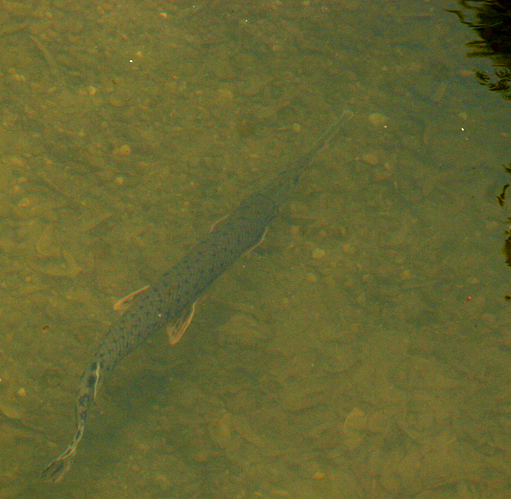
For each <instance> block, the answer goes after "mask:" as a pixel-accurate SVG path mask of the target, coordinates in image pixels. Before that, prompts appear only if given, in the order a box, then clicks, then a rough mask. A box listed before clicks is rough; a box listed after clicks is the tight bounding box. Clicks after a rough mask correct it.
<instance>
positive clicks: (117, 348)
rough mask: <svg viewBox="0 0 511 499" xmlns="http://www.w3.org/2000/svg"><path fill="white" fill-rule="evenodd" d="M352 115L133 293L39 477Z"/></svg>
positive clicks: (250, 241)
mask: <svg viewBox="0 0 511 499" xmlns="http://www.w3.org/2000/svg"><path fill="white" fill-rule="evenodd" d="M351 116H352V113H350V112H348V111H345V112H344V113H343V114H342V116H341V117H340V118H339V120H338V121H337V122H336V123H334V124H333V125H332V126H331V127H330V128H329V129H328V130H327V131H326V132H325V133H324V134H323V135H322V136H321V137H320V138H319V139H318V140H317V141H316V143H315V144H314V145H313V146H312V148H311V149H310V150H309V151H308V152H307V153H305V154H304V155H302V156H301V157H300V158H298V160H296V161H294V162H292V163H291V165H289V167H288V168H287V169H286V170H284V171H283V172H282V173H280V174H279V175H278V176H277V177H276V178H274V179H273V180H272V181H271V182H270V183H268V184H267V185H266V186H265V187H264V188H263V189H261V190H260V191H258V192H256V193H255V194H252V195H250V196H248V197H246V198H245V199H244V200H243V201H241V203H240V205H239V207H238V208H237V209H236V210H235V211H234V212H232V213H231V214H230V215H228V216H227V217H226V218H225V219H223V220H221V221H220V223H218V224H217V225H215V226H214V228H213V230H212V232H211V233H210V234H209V235H208V236H206V237H205V238H204V239H203V240H202V241H201V242H199V243H198V244H197V245H196V246H195V247H194V248H192V249H191V250H190V252H189V253H188V254H186V255H185V256H184V257H183V259H182V260H181V261H179V262H178V263H177V264H176V265H175V266H174V267H173V268H172V269H170V270H169V271H168V272H166V273H165V274H163V275H162V276H161V278H160V279H159V280H156V281H155V282H153V283H151V284H150V285H149V286H147V287H146V288H143V289H142V290H140V292H136V293H135V296H133V297H130V298H132V300H131V304H130V307H129V308H128V310H127V311H126V312H125V313H124V314H123V315H122V316H121V317H120V318H119V320H117V321H116V322H115V323H113V324H112V326H111V327H110V329H109V331H108V332H107V334H106V336H105V337H104V339H103V342H102V343H101V345H99V347H98V348H97V350H96V352H95V353H94V354H93V356H92V358H91V359H90V361H89V364H88V367H87V368H86V369H85V372H84V373H83V375H82V378H81V382H80V387H79V391H78V397H77V400H76V432H75V434H74V436H73V439H72V441H71V443H70V444H69V446H68V447H67V449H66V450H65V451H64V452H63V453H62V454H61V455H60V456H58V457H57V458H56V459H55V460H54V461H52V462H51V463H50V464H49V465H48V467H47V468H46V469H45V470H44V471H43V473H42V477H43V478H44V479H47V480H49V481H52V482H59V481H60V480H62V478H63V477H64V475H65V474H66V473H67V471H69V469H70V468H71V465H72V462H73V458H74V456H75V454H76V449H77V447H78V444H79V443H80V440H81V439H82V437H83V432H84V430H85V422H86V419H87V414H88V412H89V409H90V407H91V405H92V403H93V402H94V399H95V398H96V395H97V393H98V389H99V388H100V386H101V384H102V383H103V381H104V379H105V378H106V376H107V375H108V374H109V373H110V372H112V370H113V369H114V367H115V366H116V365H117V363H118V362H119V361H120V360H121V359H122V358H123V357H125V356H126V355H128V354H129V353H130V352H131V351H133V350H134V349H135V348H137V347H138V346H139V345H140V344H142V343H143V342H144V341H145V340H146V338H147V337H148V336H149V335H150V334H152V333H154V332H156V331H158V330H159V329H161V328H163V327H165V326H167V331H168V333H169V339H170V342H171V343H172V344H174V343H177V341H179V339H180V338H181V336H182V335H183V333H184V331H185V330H186V328H187V327H188V325H189V324H190V322H191V320H192V317H193V312H194V306H195V302H196V301H197V299H198V298H199V297H200V295H201V294H202V293H204V291H206V289H207V288H208V287H209V286H210V285H211V283H212V282H213V281H214V280H215V279H216V278H217V277H218V276H220V275H221V274H222V273H223V272H224V271H225V270H227V269H228V268H229V267H230V266H231V265H232V264H233V263H234V262H235V261H236V260H237V259H238V258H239V257H240V256H242V255H243V254H245V253H246V252H248V251H250V250H251V249H252V248H254V247H255V246H257V245H258V244H259V243H260V242H261V241H262V239H263V238H264V235H265V233H266V230H267V228H268V226H269V224H270V223H271V222H272V220H273V219H274V218H275V217H276V216H277V215H278V212H279V208H280V206H281V205H282V203H284V202H285V201H287V200H288V198H289V197H290V195H291V193H292V190H293V188H294V187H295V185H296V184H297V183H298V181H299V180H300V177H301V176H302V174H303V172H304V171H305V170H306V168H307V167H308V166H309V165H310V163H311V161H312V159H313V158H314V156H315V155H316V154H317V153H318V151H319V150H320V149H321V148H322V147H323V146H324V145H325V143H326V142H328V141H329V140H331V139H332V138H333V137H335V136H336V135H337V134H338V133H340V131H341V129H342V124H343V122H345V121H346V120H347V119H350V118H351Z"/></svg>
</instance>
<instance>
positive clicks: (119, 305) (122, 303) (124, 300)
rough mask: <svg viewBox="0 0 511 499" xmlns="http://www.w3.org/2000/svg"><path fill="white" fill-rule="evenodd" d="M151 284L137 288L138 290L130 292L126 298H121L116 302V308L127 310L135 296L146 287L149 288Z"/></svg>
mask: <svg viewBox="0 0 511 499" xmlns="http://www.w3.org/2000/svg"><path fill="white" fill-rule="evenodd" d="M148 288H149V286H144V287H143V288H140V289H137V290H136V291H133V293H130V294H129V295H127V296H125V297H124V298H121V299H120V300H119V301H117V302H115V305H114V310H117V311H118V310H126V309H127V308H128V306H129V302H130V301H131V300H133V298H135V296H137V295H139V294H140V293H142V292H143V291H145V290H146V289H148Z"/></svg>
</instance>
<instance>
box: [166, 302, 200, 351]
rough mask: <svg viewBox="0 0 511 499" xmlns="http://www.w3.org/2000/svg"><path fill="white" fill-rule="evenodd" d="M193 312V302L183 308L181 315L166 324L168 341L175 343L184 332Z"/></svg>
mask: <svg viewBox="0 0 511 499" xmlns="http://www.w3.org/2000/svg"><path fill="white" fill-rule="evenodd" d="M194 312H195V303H192V304H191V305H190V306H189V307H187V308H185V309H184V310H183V312H182V313H181V315H180V316H179V317H178V318H177V319H176V320H175V321H174V322H173V323H172V324H169V325H168V326H167V334H168V335H169V343H170V344H171V345H175V344H176V343H177V342H178V341H179V340H180V339H181V337H182V336H183V334H185V331H186V330H187V328H188V326H189V325H190V322H192V319H193V313H194Z"/></svg>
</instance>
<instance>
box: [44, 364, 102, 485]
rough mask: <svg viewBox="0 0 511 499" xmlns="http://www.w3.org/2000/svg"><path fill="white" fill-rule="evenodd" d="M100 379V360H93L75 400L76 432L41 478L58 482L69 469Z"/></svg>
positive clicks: (83, 377)
mask: <svg viewBox="0 0 511 499" xmlns="http://www.w3.org/2000/svg"><path fill="white" fill-rule="evenodd" d="M101 381H102V378H101V362H99V361H95V362H93V363H92V364H91V366H90V367H89V369H88V370H86V371H85V372H84V373H83V376H82V382H81V386H80V391H79V393H78V399H77V401H76V432H75V435H74V437H73V440H72V441H71V443H70V444H69V446H68V448H67V449H66V450H65V451H64V452H63V453H62V454H60V456H58V457H57V459H55V460H54V461H52V462H51V463H50V464H49V465H48V466H47V467H46V468H45V469H44V471H43V472H42V474H41V478H42V479H43V480H47V481H49V482H54V483H57V482H60V481H61V480H62V478H64V475H65V474H66V473H67V472H68V471H69V470H70V469H71V465H72V464H73V460H74V457H75V455H76V449H77V447H78V444H79V443H80V441H81V439H82V437H83V432H84V431H85V421H86V420H87V413H88V411H89V408H90V406H91V404H92V402H94V399H95V398H96V393H97V390H98V388H99V385H100V383H101Z"/></svg>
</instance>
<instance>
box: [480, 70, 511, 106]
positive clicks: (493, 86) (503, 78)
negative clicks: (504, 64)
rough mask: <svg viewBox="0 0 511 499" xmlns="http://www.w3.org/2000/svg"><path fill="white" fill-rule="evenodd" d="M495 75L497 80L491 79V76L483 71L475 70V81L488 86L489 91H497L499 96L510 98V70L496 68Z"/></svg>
mask: <svg viewBox="0 0 511 499" xmlns="http://www.w3.org/2000/svg"><path fill="white" fill-rule="evenodd" d="M495 76H496V77H497V81H495V82H494V81H492V79H491V77H490V76H488V74H487V73H485V72H484V71H476V78H477V81H478V82H479V83H480V84H481V85H484V86H485V87H488V90H490V92H499V93H500V94H501V97H502V98H503V99H505V100H511V92H510V90H511V70H510V69H507V68H505V69H496V70H495Z"/></svg>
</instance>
